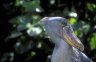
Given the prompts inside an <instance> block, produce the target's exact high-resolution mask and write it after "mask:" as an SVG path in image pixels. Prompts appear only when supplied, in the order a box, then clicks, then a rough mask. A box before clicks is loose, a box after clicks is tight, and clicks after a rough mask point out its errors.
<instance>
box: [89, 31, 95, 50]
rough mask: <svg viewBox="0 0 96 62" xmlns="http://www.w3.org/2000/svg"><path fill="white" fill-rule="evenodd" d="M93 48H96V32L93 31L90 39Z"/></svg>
mask: <svg viewBox="0 0 96 62" xmlns="http://www.w3.org/2000/svg"><path fill="white" fill-rule="evenodd" d="M90 46H91V49H96V33H93V36H92V38H91V39H90Z"/></svg>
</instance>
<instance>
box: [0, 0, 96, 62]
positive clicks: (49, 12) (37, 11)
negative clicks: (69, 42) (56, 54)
mask: <svg viewBox="0 0 96 62" xmlns="http://www.w3.org/2000/svg"><path fill="white" fill-rule="evenodd" d="M45 16H62V17H65V18H67V19H69V22H70V23H71V24H72V27H73V29H74V32H75V34H76V35H77V36H78V37H79V39H80V40H81V41H82V43H83V44H84V46H85V50H84V51H83V52H84V53H85V54H86V55H87V56H88V57H89V58H91V59H92V60H93V61H94V62H96V1H95V0H86V1H85V0H0V62H19V61H22V62H48V61H50V60H49V59H50V55H51V53H52V50H53V47H54V44H53V43H51V40H50V39H49V37H48V36H47V35H46V33H45V31H44V29H43V28H42V27H41V26H40V25H39V24H38V23H37V22H38V21H40V19H41V18H43V17H45Z"/></svg>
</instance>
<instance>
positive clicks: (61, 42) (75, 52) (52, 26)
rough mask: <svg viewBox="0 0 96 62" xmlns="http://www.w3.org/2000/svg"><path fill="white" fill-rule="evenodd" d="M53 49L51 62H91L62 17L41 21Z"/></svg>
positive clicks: (47, 18) (46, 18) (68, 24)
mask: <svg viewBox="0 0 96 62" xmlns="http://www.w3.org/2000/svg"><path fill="white" fill-rule="evenodd" d="M41 22H42V24H43V26H44V28H45V30H46V32H47V33H48V35H49V36H50V38H51V40H52V42H53V43H55V48H54V50H53V54H52V59H51V62H92V60H91V59H89V58H88V57H87V56H86V55H85V54H84V53H82V51H83V50H84V46H83V44H82V43H81V41H80V40H79V39H78V38H77V37H76V36H75V35H74V32H73V29H72V27H71V25H70V23H69V22H68V20H67V19H65V18H63V17H45V18H43V19H42V20H41Z"/></svg>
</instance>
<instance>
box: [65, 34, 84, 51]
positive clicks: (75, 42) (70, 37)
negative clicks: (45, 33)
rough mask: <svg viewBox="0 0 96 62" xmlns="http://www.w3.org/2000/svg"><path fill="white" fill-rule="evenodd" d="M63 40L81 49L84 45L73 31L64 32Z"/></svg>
mask: <svg viewBox="0 0 96 62" xmlns="http://www.w3.org/2000/svg"><path fill="white" fill-rule="evenodd" d="M64 40H65V41H66V42H67V43H68V44H69V45H71V46H73V47H75V48H77V49H79V50H81V51H83V50H84V46H83V44H82V43H81V41H80V40H79V39H78V38H77V37H76V36H75V34H74V33H70V34H69V33H68V34H67V33H66V34H64Z"/></svg>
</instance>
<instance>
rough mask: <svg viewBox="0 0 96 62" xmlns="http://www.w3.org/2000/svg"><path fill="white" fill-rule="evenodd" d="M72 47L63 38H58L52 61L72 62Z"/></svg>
mask: <svg viewBox="0 0 96 62" xmlns="http://www.w3.org/2000/svg"><path fill="white" fill-rule="evenodd" d="M72 51H73V50H72V47H71V46H70V45H69V44H67V43H66V42H65V41H64V40H62V39H57V40H56V43H55V48H54V50H53V54H52V59H51V62H70V61H69V60H70V59H71V56H72Z"/></svg>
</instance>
